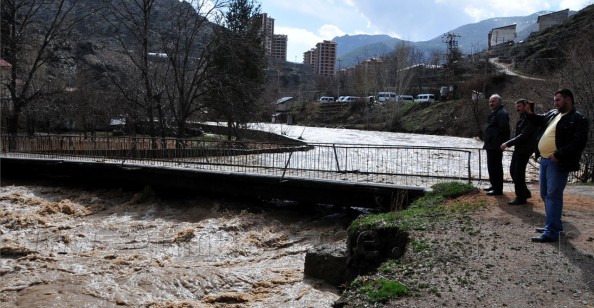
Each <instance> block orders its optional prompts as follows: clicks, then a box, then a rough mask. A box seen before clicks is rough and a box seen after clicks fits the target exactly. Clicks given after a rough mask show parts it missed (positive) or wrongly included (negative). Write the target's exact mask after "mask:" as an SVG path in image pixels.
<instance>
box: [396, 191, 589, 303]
mask: <svg viewBox="0 0 594 308" xmlns="http://www.w3.org/2000/svg"><path fill="white" fill-rule="evenodd" d="M537 189H538V188H537V187H532V191H533V195H534V196H535V197H534V198H532V199H531V200H529V203H528V204H527V205H523V206H510V205H507V201H509V200H510V199H511V198H513V197H514V194H513V193H511V192H506V193H505V195H504V196H498V197H489V196H486V195H485V193H484V192H482V191H481V192H479V193H476V194H474V195H471V196H465V197H463V198H462V199H459V200H458V201H468V202H484V203H486V204H487V206H485V207H484V208H482V209H480V210H479V211H478V212H476V213H473V214H472V215H471V216H470V217H468V219H460V220H458V221H451V222H449V223H447V224H440V225H439V226H436V227H435V228H434V230H429V231H423V232H419V233H418V234H414V236H413V238H415V240H418V241H424V242H425V243H428V244H429V248H428V249H426V250H423V251H420V252H414V251H412V249H411V251H410V253H407V256H408V257H407V259H405V260H403V262H402V264H405V266H403V270H402V279H403V282H404V283H405V285H408V286H411V288H412V289H413V291H414V293H415V294H416V295H417V296H410V297H405V298H402V299H400V300H398V301H395V302H393V304H395V305H397V306H402V307H430V306H442V305H443V306H447V307H454V306H459V307H460V306H461V307H483V306H484V307H502V306H507V307H545V306H548V307H594V197H593V196H594V188H593V187H592V186H581V187H580V186H577V187H573V186H572V187H568V189H567V190H566V191H567V193H566V195H565V198H564V200H565V203H564V212H563V222H564V227H565V231H566V236H565V237H563V238H562V239H561V240H560V241H559V242H556V243H544V244H543V243H532V242H531V240H530V238H531V237H533V236H536V235H537V233H535V231H534V228H535V227H538V226H542V225H543V224H544V221H545V213H544V206H543V202H542V200H541V199H540V197H539V194H538V191H537Z"/></svg>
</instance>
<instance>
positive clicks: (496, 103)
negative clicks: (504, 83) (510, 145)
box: [483, 94, 510, 196]
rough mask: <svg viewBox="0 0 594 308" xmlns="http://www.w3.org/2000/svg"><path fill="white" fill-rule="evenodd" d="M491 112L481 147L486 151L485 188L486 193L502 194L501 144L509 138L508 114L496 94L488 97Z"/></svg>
mask: <svg viewBox="0 0 594 308" xmlns="http://www.w3.org/2000/svg"><path fill="white" fill-rule="evenodd" d="M489 108H490V109H491V114H489V118H488V119H487V127H486V128H485V136H484V137H485V138H484V140H485V144H484V145H483V149H485V150H486V152H487V171H488V172H489V181H490V182H491V187H489V188H486V189H485V190H486V191H487V195H490V196H497V195H503V162H502V160H503V151H502V150H501V144H502V143H503V142H505V141H506V140H508V139H509V136H510V131H509V115H508V114H507V111H506V110H505V107H503V100H502V99H501V96H499V95H498V94H493V95H491V97H489Z"/></svg>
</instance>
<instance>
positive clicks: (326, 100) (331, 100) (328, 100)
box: [320, 96, 334, 103]
mask: <svg viewBox="0 0 594 308" xmlns="http://www.w3.org/2000/svg"><path fill="white" fill-rule="evenodd" d="M320 103H334V97H332V96H322V97H320Z"/></svg>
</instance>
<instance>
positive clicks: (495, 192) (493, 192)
mask: <svg viewBox="0 0 594 308" xmlns="http://www.w3.org/2000/svg"><path fill="white" fill-rule="evenodd" d="M501 195H503V192H501V191H495V190H490V191H488V192H487V196H501Z"/></svg>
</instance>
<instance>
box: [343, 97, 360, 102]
mask: <svg viewBox="0 0 594 308" xmlns="http://www.w3.org/2000/svg"><path fill="white" fill-rule="evenodd" d="M358 100H361V97H359V96H345V97H344V99H343V100H342V102H343V103H352V102H355V101H358Z"/></svg>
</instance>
